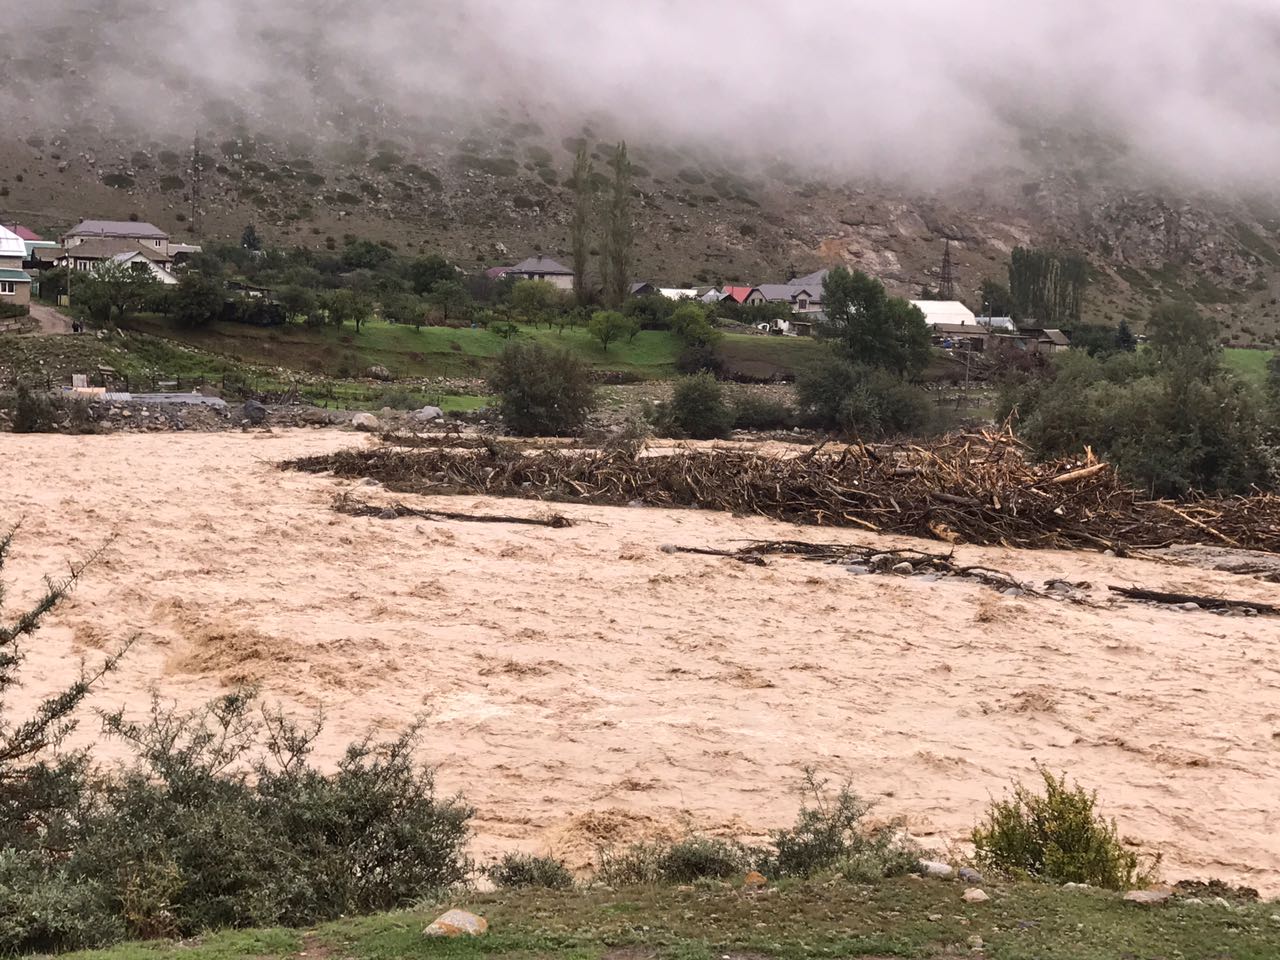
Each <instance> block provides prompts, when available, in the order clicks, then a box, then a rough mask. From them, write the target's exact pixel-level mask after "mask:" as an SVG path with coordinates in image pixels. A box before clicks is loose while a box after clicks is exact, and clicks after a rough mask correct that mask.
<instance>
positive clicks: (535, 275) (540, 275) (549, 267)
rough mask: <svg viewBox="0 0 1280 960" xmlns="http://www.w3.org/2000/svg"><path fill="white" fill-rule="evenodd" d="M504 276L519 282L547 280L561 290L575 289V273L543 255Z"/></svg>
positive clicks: (517, 265) (532, 258)
mask: <svg viewBox="0 0 1280 960" xmlns="http://www.w3.org/2000/svg"><path fill="white" fill-rule="evenodd" d="M503 276H506V277H515V278H516V279H517V280H545V281H546V282H547V283H550V284H551V285H552V286H554V287H556V288H558V289H560V290H572V289H573V271H572V270H570V269H569V268H568V267H566V266H564V264H560V263H556V261H554V260H552V259H551V258H550V257H544V256H542V255H541V254H539V255H538V256H536V257H530V258H529V259H528V260H525V261H523V262H521V263H517V264H516V265H515V266H514V267H510V268H508V269H507V271H506V273H504V274H503Z"/></svg>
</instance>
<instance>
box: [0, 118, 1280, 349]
mask: <svg viewBox="0 0 1280 960" xmlns="http://www.w3.org/2000/svg"><path fill="white" fill-rule="evenodd" d="M33 126H34V125H33ZM586 132H587V134H588V136H589V137H590V145H591V146H592V147H593V149H594V152H595V156H596V163H597V168H598V169H600V170H603V168H604V167H605V165H606V162H607V159H608V151H609V149H610V148H609V146H608V144H607V142H606V141H607V139H608V138H606V137H605V136H603V135H599V136H590V135H591V131H590V130H588V131H586ZM561 133H562V131H560V130H554V129H552V128H551V125H550V124H548V125H546V126H543V125H542V124H539V123H538V122H535V121H533V120H530V119H528V118H527V117H522V118H519V119H513V118H510V117H507V118H504V117H501V116H499V117H495V118H492V119H488V120H485V121H484V122H482V123H481V122H476V123H475V124H473V125H471V126H469V127H467V128H462V129H458V128H448V127H435V128H432V129H422V128H413V129H410V128H409V127H407V126H402V125H396V124H391V123H389V122H383V123H381V124H376V125H375V124H370V123H367V122H366V123H362V124H357V125H354V126H353V128H352V129H351V130H350V131H348V132H346V133H343V134H337V133H331V134H330V135H328V136H326V137H324V138H323V139H318V138H316V137H314V136H304V135H288V134H286V133H280V132H262V131H253V132H249V131H248V130H247V129H246V128H245V127H244V126H239V125H231V124H228V126H227V127H225V128H223V129H222V130H218V129H214V128H207V129H206V131H205V133H204V135H203V136H202V138H201V150H202V157H203V161H202V163H201V167H202V175H201V179H202V183H201V191H202V195H203V202H202V204H201V210H202V219H203V224H202V226H203V233H204V235H205V236H211V237H224V238H235V237H238V236H239V234H240V231H241V230H242V229H243V227H244V225H245V224H246V223H250V222H252V223H254V224H255V225H256V226H257V228H258V231H259V233H260V234H262V235H264V236H265V237H267V238H268V239H269V240H270V241H272V242H276V243H282V244H303V245H313V246H325V245H326V244H335V243H336V244H341V243H342V240H343V237H344V235H347V234H356V235H360V236H368V237H372V238H375V239H382V240H387V241H390V242H392V243H395V244H396V245H397V246H399V247H400V248H401V249H404V250H417V249H424V250H438V251H441V252H443V253H445V254H447V255H448V256H450V257H452V258H454V259H456V260H458V261H459V262H461V263H463V264H465V265H467V266H470V267H478V266H482V265H490V264H493V263H500V262H504V261H506V260H510V259H512V258H517V259H518V258H520V257H523V256H525V255H527V254H528V253H530V252H533V251H536V250H542V251H545V252H547V253H549V254H553V255H559V256H564V255H566V253H567V247H568V218H569V213H570V210H571V204H572V199H571V195H570V190H569V188H568V187H567V186H566V185H565V181H566V180H567V179H568V177H569V172H570V168H571V166H572V160H573V152H574V151H575V150H576V148H577V146H578V143H579V142H580V141H579V139H578V138H577V137H575V136H562V135H561ZM192 150H193V144H192V142H190V141H186V140H183V141H179V140H177V139H176V138H173V139H167V140H157V139H151V138H150V137H147V136H145V135H143V134H140V133H136V132H134V133H125V132H123V128H122V129H121V130H118V131H112V130H110V129H103V128H101V127H100V126H94V125H88V124H67V125H65V126H59V127H53V126H51V125H49V124H47V123H44V124H40V125H39V128H38V129H33V130H31V131H27V130H21V129H15V128H14V127H13V126H9V127H7V128H6V129H5V131H4V132H3V134H0V216H3V218H4V219H5V220H20V221H23V222H26V223H29V224H31V225H33V226H35V227H37V228H39V229H44V230H47V231H49V232H51V233H56V232H57V230H58V229H60V228H62V227H65V226H66V225H68V224H70V223H72V222H74V221H75V220H77V219H79V218H81V217H85V216H100V217H127V216H129V215H134V214H136V215H137V216H139V217H141V218H143V219H150V220H155V221H156V222H158V223H161V224H164V225H166V226H168V227H169V228H170V229H173V230H174V231H175V233H181V232H183V231H184V230H189V229H190V228H191V226H192V221H191V216H192V203H191V193H192V187H193V176H192ZM631 153H632V156H633V159H634V161H635V163H636V176H635V187H636V216H637V221H638V230H637V237H638V249H637V261H638V274H639V275H642V276H644V277H649V278H652V279H654V280H660V281H664V282H668V283H672V284H681V285H684V284H695V283H718V282H725V281H738V282H745V283H760V282H766V281H780V280H783V279H785V278H786V277H787V276H789V275H794V274H798V273H803V272H808V271H809V270H811V269H814V268H815V267H817V266H823V265H832V264H836V263H845V264H848V265H850V266H852V267H857V268H859V269H863V270H866V271H867V272H869V273H872V274H874V275H877V276H879V277H881V278H883V279H884V280H885V282H886V283H887V284H888V285H889V286H890V287H891V288H892V289H894V290H895V291H897V292H900V293H915V292H916V291H918V290H919V288H920V287H921V286H923V285H933V284H935V283H936V282H937V278H938V271H939V267H940V264H941V259H942V250H943V246H944V243H945V242H946V241H948V240H949V241H951V245H952V253H953V258H954V260H955V263H956V272H957V278H958V283H959V287H960V295H961V296H962V298H963V299H965V300H967V301H968V302H969V303H970V305H971V306H973V307H975V308H977V307H979V306H980V303H979V302H978V297H977V290H978V287H979V286H980V284H981V282H982V280H983V279H986V278H1002V277H1003V276H1004V273H1005V266H1006V263H1007V260H1008V254H1009V252H1010V250H1012V248H1013V247H1015V246H1018V245H1045V246H1054V247H1060V248H1064V249H1070V250H1073V251H1079V252H1081V253H1083V254H1085V255H1086V256H1087V257H1088V259H1089V261H1090V262H1091V264H1092V265H1093V267H1094V271H1095V282H1094V285H1093V289H1092V291H1091V293H1090V297H1089V308H1088V312H1089V314H1090V317H1091V318H1092V319H1095V320H1098V321H1100V322H1118V321H1119V319H1120V318H1121V317H1128V318H1129V319H1130V320H1131V321H1137V322H1141V318H1142V316H1143V315H1144V314H1145V312H1146V310H1147V309H1148V307H1149V306H1150V305H1151V304H1152V303H1154V302H1156V301H1158V300H1160V299H1163V298H1167V297H1191V298H1193V299H1195V300H1197V301H1198V302H1199V303H1201V304H1203V305H1204V306H1205V308H1206V309H1209V310H1212V311H1214V312H1215V313H1216V314H1217V315H1219V316H1220V318H1221V319H1222V322H1223V325H1224V329H1226V330H1227V331H1228V335H1229V336H1230V337H1231V338H1232V339H1234V340H1236V341H1238V342H1242V343H1250V342H1267V343H1270V342H1273V338H1274V337H1275V335H1276V333H1277V332H1280V308H1278V307H1277V305H1276V299H1277V297H1278V296H1280V213H1277V211H1276V209H1275V205H1274V204H1273V203H1271V202H1269V201H1265V200H1261V199H1257V198H1242V197H1233V196H1226V195H1209V194H1205V193H1203V192H1196V191H1192V190H1189V189H1180V188H1179V187H1178V186H1176V185H1169V184H1166V185H1159V184H1153V183H1151V182H1149V181H1144V178H1143V177H1142V176H1141V174H1139V173H1137V172H1135V171H1132V170H1129V169H1127V168H1126V167H1125V166H1124V164H1123V160H1122V158H1121V159H1117V158H1116V157H1115V156H1114V154H1112V153H1109V152H1107V151H1105V150H1103V149H1101V148H1100V147H1099V146H1098V145H1097V143H1096V142H1094V141H1088V140H1085V139H1083V138H1076V139H1075V140H1074V141H1067V140H1060V141H1059V142H1057V143H1055V144H1053V145H1048V144H1047V142H1045V141H1033V142H1032V144H1031V147H1030V148H1028V149H1027V150H1026V151H1025V153H1024V155H1023V156H1022V157H1021V158H1020V159H1019V162H1018V163H1016V164H1009V165H1006V166H1004V167H1002V168H1001V169H997V170H993V171H990V172H988V173H984V174H981V175H979V176H977V177H970V178H967V179H965V180H964V181H962V182H960V183H958V184H956V185H953V186H950V187H948V188H946V189H934V190H932V191H925V190H915V191H912V190H907V189H903V188H897V187H893V186H890V185H888V184H887V182H869V181H865V180H864V181H855V182H848V183H836V182H831V180H830V179H829V178H828V180H827V181H826V182H824V181H823V180H822V179H818V178H815V177H814V176H813V175H811V174H806V173H804V172H802V171H799V170H797V169H795V168H794V167H792V166H788V165H785V164H782V163H775V164H772V165H765V166H761V165H758V164H753V163H751V162H748V161H745V160H737V159H736V158H735V157H733V156H730V155H727V154H720V155H714V156H713V155H710V154H709V153H708V152H707V151H706V150H703V151H701V152H695V151H692V150H678V149H671V148H662V147H646V145H645V144H644V143H633V144H632V147H631Z"/></svg>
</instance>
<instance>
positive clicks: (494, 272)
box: [484, 267, 511, 280]
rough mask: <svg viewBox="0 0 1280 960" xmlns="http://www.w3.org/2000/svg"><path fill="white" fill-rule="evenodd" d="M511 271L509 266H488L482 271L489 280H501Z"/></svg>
mask: <svg viewBox="0 0 1280 960" xmlns="http://www.w3.org/2000/svg"><path fill="white" fill-rule="evenodd" d="M510 272H511V267H490V268H489V269H488V270H486V271H485V272H484V275H485V276H486V277H488V278H489V279H490V280H501V279H502V278H503V277H505V276H506V275H507V274H508V273H510Z"/></svg>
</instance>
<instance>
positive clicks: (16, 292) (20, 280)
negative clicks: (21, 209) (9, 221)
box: [0, 227, 31, 307]
mask: <svg viewBox="0 0 1280 960" xmlns="http://www.w3.org/2000/svg"><path fill="white" fill-rule="evenodd" d="M26 259H27V244H26V241H24V240H23V239H22V238H21V237H20V236H18V235H17V234H16V233H14V232H13V231H12V230H10V229H8V228H7V227H0V303H9V304H17V305H18V306H24V307H25V306H26V305H27V304H29V303H30V302H31V275H30V274H28V273H27V271H25V270H24V269H22V265H23V263H24V262H25V261H26Z"/></svg>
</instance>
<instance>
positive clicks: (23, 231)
mask: <svg viewBox="0 0 1280 960" xmlns="http://www.w3.org/2000/svg"><path fill="white" fill-rule="evenodd" d="M13 232H14V233H16V234H17V235H18V236H20V237H21V238H22V239H23V240H31V241H33V242H36V243H38V242H40V241H41V240H42V239H43V238H42V237H41V236H40V234H38V233H36V232H35V231H34V230H29V229H27V228H26V227H24V226H23V225H22V224H20V223H15V224H14V225H13Z"/></svg>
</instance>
